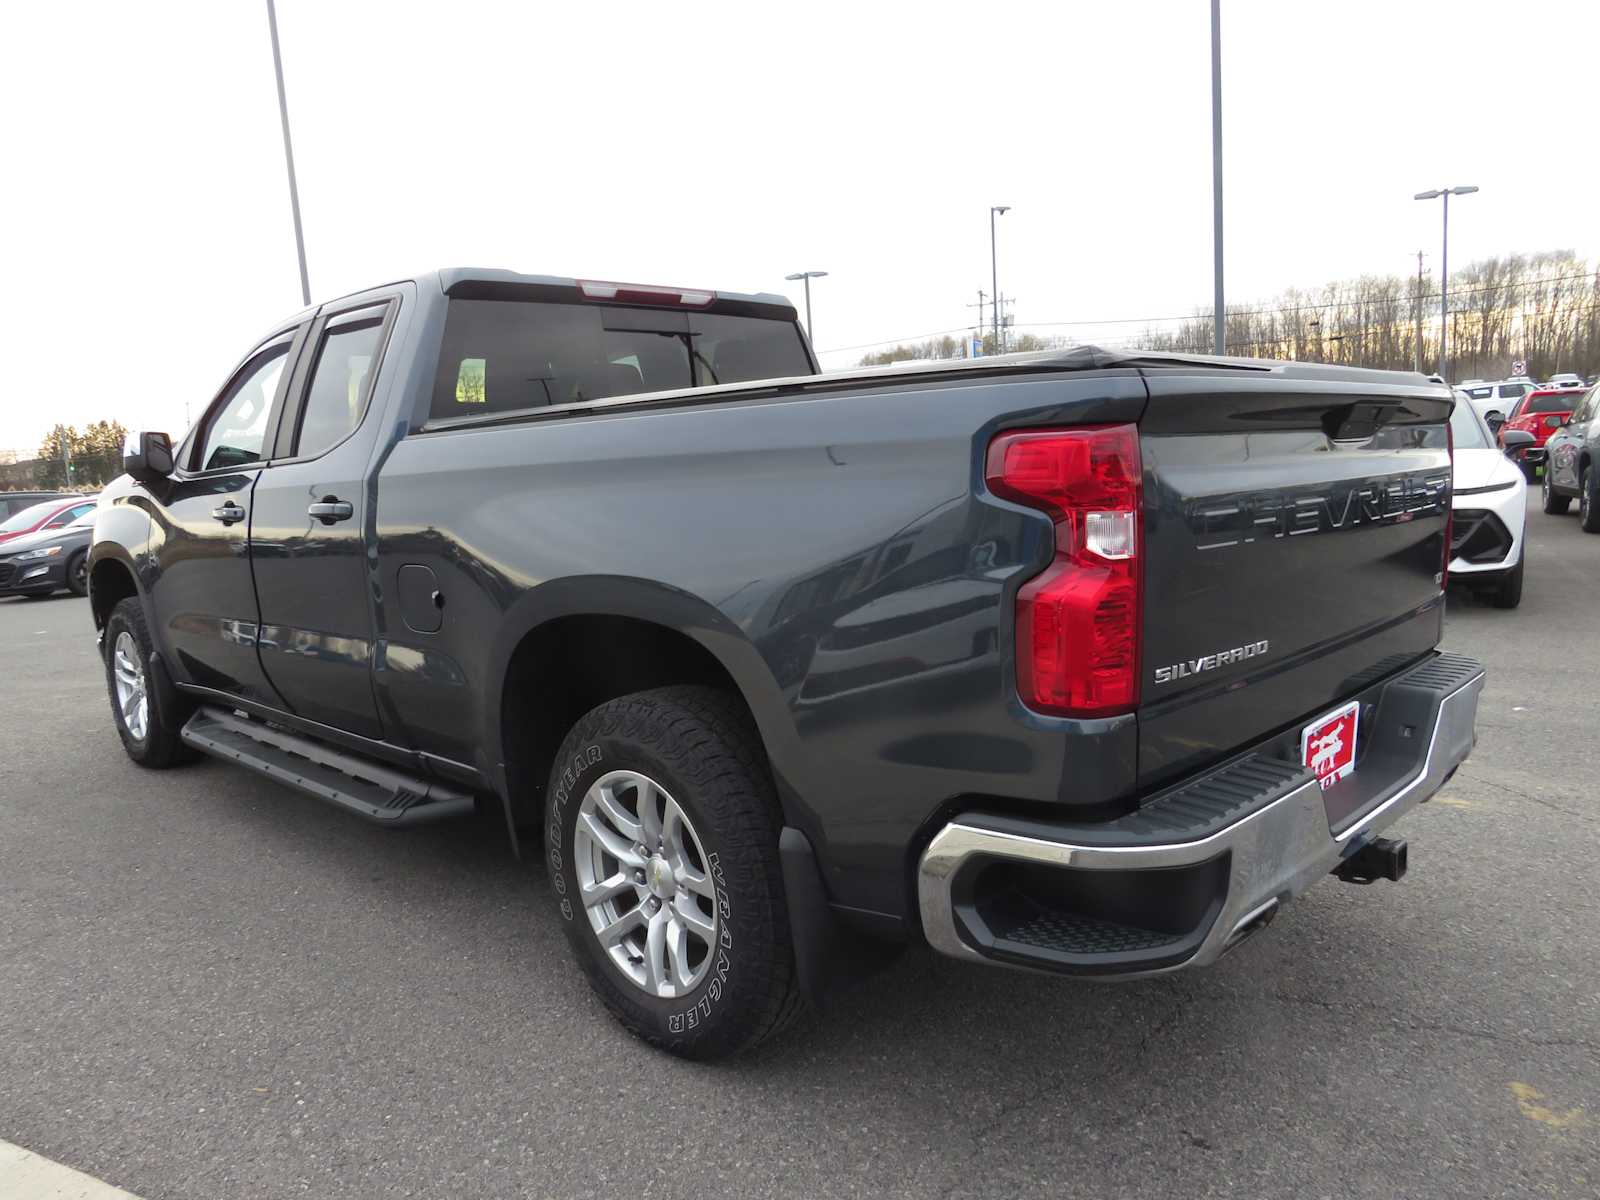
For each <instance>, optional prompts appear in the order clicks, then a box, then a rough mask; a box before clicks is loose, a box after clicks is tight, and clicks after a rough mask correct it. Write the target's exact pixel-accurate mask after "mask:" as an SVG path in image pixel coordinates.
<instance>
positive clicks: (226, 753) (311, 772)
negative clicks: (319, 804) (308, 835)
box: [182, 707, 474, 829]
mask: <svg viewBox="0 0 1600 1200" xmlns="http://www.w3.org/2000/svg"><path fill="white" fill-rule="evenodd" d="M182 736H183V740H184V741H185V742H187V743H188V744H189V745H191V746H193V747H194V748H195V749H196V750H199V751H201V752H202V753H205V754H209V755H212V756H213V757H215V758H220V759H222V760H223V761H225V762H233V763H238V764H239V765H240V766H242V767H249V768H250V769H251V770H252V771H255V772H257V773H258V774H261V775H265V776H266V777H267V778H268V779H273V780H276V781H277V782H279V783H285V784H288V785H289V786H290V787H292V788H294V789H296V790H297V791H301V792H304V793H305V794H306V795H308V796H315V797H316V798H317V799H318V800H326V801H328V802H329V803H331V804H337V805H338V806H339V807H340V808H344V809H348V810H349V811H351V812H353V813H355V814H356V815H357V816H360V817H365V818H366V819H367V820H369V821H373V822H375V823H377V824H379V825H385V826H388V827H389V828H391V829H393V828H397V827H399V826H402V825H422V824H425V823H427V822H429V821H442V820H446V819H448V818H450V817H459V816H464V815H466V814H468V813H470V812H472V810H473V806H474V801H473V798H472V796H470V795H469V794H468V793H466V792H461V791H457V790H455V789H454V788H448V787H444V786H442V785H441V784H439V783H437V782H435V781H433V780H429V779H424V778H422V777H421V776H420V775H411V774H408V773H407V772H405V771H400V770H396V769H395V768H393V767H389V766H383V765H380V764H378V763H375V762H371V761H369V760H368V759H365V758H359V757H357V756H356V755H353V754H349V753H346V752H345V751H343V750H337V749H335V748H334V747H332V746H329V745H327V744H325V743H323V742H318V741H315V740H313V739H311V738H308V737H301V736H300V735H299V734H295V733H289V732H288V731H287V730H283V729H278V728H276V727H274V726H271V725H267V724H265V723H264V722H261V721H253V720H251V719H250V718H248V717H242V716H239V715H238V714H236V713H232V712H229V711H227V710H226V709H221V708H213V707H205V708H201V709H200V710H198V711H197V712H196V713H195V714H194V716H192V717H190V718H189V721H188V723H187V724H186V725H184V727H183V735H182Z"/></svg>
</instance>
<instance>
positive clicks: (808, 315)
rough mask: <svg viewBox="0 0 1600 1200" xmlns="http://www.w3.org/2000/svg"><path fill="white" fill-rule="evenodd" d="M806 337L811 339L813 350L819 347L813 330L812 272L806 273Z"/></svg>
mask: <svg viewBox="0 0 1600 1200" xmlns="http://www.w3.org/2000/svg"><path fill="white" fill-rule="evenodd" d="M806 337H807V338H808V339H810V341H811V346H812V348H813V349H815V348H816V345H817V335H816V333H815V331H813V330H812V328H811V272H810V271H807V272H806Z"/></svg>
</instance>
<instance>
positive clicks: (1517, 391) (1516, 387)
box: [1500, 383, 1528, 400]
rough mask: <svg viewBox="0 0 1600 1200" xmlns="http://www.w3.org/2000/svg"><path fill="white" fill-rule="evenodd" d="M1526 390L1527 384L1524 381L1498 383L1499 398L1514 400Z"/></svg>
mask: <svg viewBox="0 0 1600 1200" xmlns="http://www.w3.org/2000/svg"><path fill="white" fill-rule="evenodd" d="M1527 390H1528V385H1527V384H1525V383H1502V384H1501V385H1500V398H1501V399H1502V400H1514V399H1516V398H1517V397H1518V396H1520V395H1522V394H1523V393H1524V392H1526V391H1527Z"/></svg>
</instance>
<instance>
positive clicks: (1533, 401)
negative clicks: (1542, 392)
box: [1518, 396, 1577, 416]
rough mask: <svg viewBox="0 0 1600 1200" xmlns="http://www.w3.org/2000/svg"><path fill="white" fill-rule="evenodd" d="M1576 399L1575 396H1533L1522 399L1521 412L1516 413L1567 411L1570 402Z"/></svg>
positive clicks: (1521, 414) (1522, 414)
mask: <svg viewBox="0 0 1600 1200" xmlns="http://www.w3.org/2000/svg"><path fill="white" fill-rule="evenodd" d="M1576 399H1577V397H1576V396H1533V397H1531V398H1529V399H1527V400H1525V401H1523V404H1522V412H1521V413H1520V414H1518V415H1520V416H1526V415H1527V414H1528V413H1553V412H1567V411H1568V410H1570V409H1571V408H1572V402H1573V401H1574V400H1576Z"/></svg>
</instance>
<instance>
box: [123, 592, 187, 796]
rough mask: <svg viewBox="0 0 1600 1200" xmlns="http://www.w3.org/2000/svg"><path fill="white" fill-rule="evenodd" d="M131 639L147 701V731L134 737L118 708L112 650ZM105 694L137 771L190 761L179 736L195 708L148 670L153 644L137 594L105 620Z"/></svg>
mask: <svg viewBox="0 0 1600 1200" xmlns="http://www.w3.org/2000/svg"><path fill="white" fill-rule="evenodd" d="M124 633H126V634H127V635H128V636H129V637H130V638H131V639H132V645H133V650H134V652H135V654H136V656H137V658H138V665H139V667H140V669H141V670H142V672H143V675H144V681H145V693H146V698H147V703H146V712H145V730H144V734H143V736H136V735H135V734H134V733H133V732H132V731H131V730H130V729H129V728H128V722H127V719H126V718H125V717H124V716H123V713H122V705H121V704H120V703H118V701H117V680H116V648H117V645H118V643H119V642H120V640H121V638H122V635H123V634H124ZM103 646H104V650H105V668H106V691H107V693H108V694H109V695H110V697H111V719H112V721H113V722H114V723H115V724H116V727H117V736H118V737H120V738H121V739H122V748H123V749H124V750H126V751H127V752H128V757H129V758H131V759H133V761H134V762H136V763H138V764H139V765H140V766H141V767H151V768H155V769H160V768H164V767H172V766H177V765H178V764H179V763H185V762H192V761H193V760H194V759H195V758H196V757H197V755H196V753H195V751H194V750H193V749H192V748H191V747H189V746H187V745H185V744H184V742H183V739H182V738H181V737H180V736H179V731H180V730H181V729H182V728H183V723H184V721H186V720H187V719H188V717H189V714H190V713H192V712H193V711H194V704H193V703H192V702H190V701H187V700H185V699H184V698H183V696H181V695H180V694H179V693H178V692H177V691H176V690H175V689H174V688H173V687H172V686H171V684H170V683H168V682H167V681H166V679H165V676H164V675H162V674H160V673H159V672H152V671H151V663H152V655H153V649H154V648H153V643H152V642H151V640H150V630H149V627H148V626H147V625H146V624H145V619H144V606H143V605H142V604H141V603H140V602H139V598H138V597H137V596H129V597H128V598H127V599H125V600H122V601H120V602H119V603H118V604H117V606H116V607H115V608H113V609H112V610H111V619H110V620H108V621H107V622H106V630H105V640H104V643H103Z"/></svg>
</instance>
